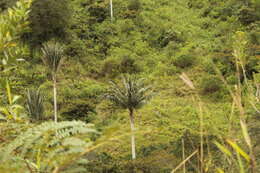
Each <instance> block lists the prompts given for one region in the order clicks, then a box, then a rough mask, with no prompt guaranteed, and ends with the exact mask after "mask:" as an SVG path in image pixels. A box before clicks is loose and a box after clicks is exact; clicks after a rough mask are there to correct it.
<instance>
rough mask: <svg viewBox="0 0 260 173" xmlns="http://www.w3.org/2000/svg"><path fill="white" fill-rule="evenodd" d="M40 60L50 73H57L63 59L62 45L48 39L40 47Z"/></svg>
mask: <svg viewBox="0 0 260 173" xmlns="http://www.w3.org/2000/svg"><path fill="white" fill-rule="evenodd" d="M41 50H42V53H43V56H42V60H43V62H44V64H45V65H46V66H47V67H48V68H49V69H50V70H51V72H52V73H57V72H58V70H59V67H60V65H61V64H62V61H63V59H64V47H63V46H62V45H61V44H60V43H58V42H55V41H49V42H47V43H45V44H44V45H43V47H42V49H41Z"/></svg>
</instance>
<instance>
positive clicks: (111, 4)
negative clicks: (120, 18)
mask: <svg viewBox="0 0 260 173" xmlns="http://www.w3.org/2000/svg"><path fill="white" fill-rule="evenodd" d="M110 17H111V22H112V21H113V18H114V15H113V0H110Z"/></svg>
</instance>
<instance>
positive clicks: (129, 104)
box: [106, 76, 151, 159]
mask: <svg viewBox="0 0 260 173" xmlns="http://www.w3.org/2000/svg"><path fill="white" fill-rule="evenodd" d="M110 84H111V86H110V90H109V91H108V93H107V94H106V98H107V99H109V100H110V101H112V102H113V103H114V104H115V105H116V106H118V107H121V108H123V109H127V110H128V111H129V117H130V125H131V143H132V159H135V158H136V152H135V135H134V130H135V128H134V110H136V109H139V108H140V107H142V106H143V105H144V104H145V103H147V101H148V100H149V99H150V98H151V92H150V88H151V87H150V86H145V84H144V82H143V79H137V78H135V77H130V76H124V77H123V79H122V86H121V85H118V84H116V83H115V82H110Z"/></svg>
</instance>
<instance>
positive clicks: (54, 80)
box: [53, 74, 58, 122]
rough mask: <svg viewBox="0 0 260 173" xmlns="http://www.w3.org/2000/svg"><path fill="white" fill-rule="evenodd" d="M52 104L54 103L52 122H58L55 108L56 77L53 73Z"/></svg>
mask: <svg viewBox="0 0 260 173" xmlns="http://www.w3.org/2000/svg"><path fill="white" fill-rule="evenodd" d="M53 104H54V122H58V115H57V114H58V113H57V112H58V111H57V110H58V109H57V79H56V75H55V74H54V75H53Z"/></svg>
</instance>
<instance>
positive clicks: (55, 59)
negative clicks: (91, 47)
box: [42, 41, 64, 122]
mask: <svg viewBox="0 0 260 173" xmlns="http://www.w3.org/2000/svg"><path fill="white" fill-rule="evenodd" d="M42 53H43V56H42V60H43V62H44V64H45V65H46V66H47V68H48V69H49V70H50V72H51V75H52V80H53V101H54V121H55V122H57V73H58V71H59V69H60V65H61V63H62V61H63V59H64V48H63V46H62V45H60V44H59V43H58V42H55V41H49V42H47V43H45V44H44V45H43V47H42Z"/></svg>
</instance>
